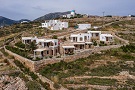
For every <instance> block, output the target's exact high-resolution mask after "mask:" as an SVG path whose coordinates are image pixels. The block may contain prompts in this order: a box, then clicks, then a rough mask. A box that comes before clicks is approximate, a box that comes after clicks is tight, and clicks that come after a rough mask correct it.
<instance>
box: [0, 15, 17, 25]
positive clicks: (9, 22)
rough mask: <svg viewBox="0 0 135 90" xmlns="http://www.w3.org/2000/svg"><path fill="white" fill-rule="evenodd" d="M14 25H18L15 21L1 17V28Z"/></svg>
mask: <svg viewBox="0 0 135 90" xmlns="http://www.w3.org/2000/svg"><path fill="white" fill-rule="evenodd" d="M14 23H17V22H16V21H15V20H11V19H8V18H5V17H2V16H0V26H5V25H12V24H14Z"/></svg>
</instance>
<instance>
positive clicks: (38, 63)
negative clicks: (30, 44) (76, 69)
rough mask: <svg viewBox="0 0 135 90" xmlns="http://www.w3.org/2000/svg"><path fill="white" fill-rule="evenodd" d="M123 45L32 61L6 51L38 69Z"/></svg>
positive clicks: (30, 67) (33, 68) (31, 68)
mask: <svg viewBox="0 0 135 90" xmlns="http://www.w3.org/2000/svg"><path fill="white" fill-rule="evenodd" d="M121 46H122V45H112V46H102V47H95V48H94V49H89V50H85V51H83V52H79V53H76V54H75V55H70V56H65V57H62V58H50V59H45V60H40V61H31V60H29V59H26V58H24V57H22V56H19V55H17V54H15V53H13V52H11V51H9V50H7V49H5V51H6V52H7V53H9V54H10V55H13V56H14V57H15V59H16V60H19V61H20V62H21V63H22V64H24V65H25V66H26V67H28V68H29V69H30V70H31V71H37V70H39V69H40V68H42V67H45V65H47V64H53V63H58V62H60V61H62V60H63V61H65V62H71V61H75V60H77V59H79V58H85V57H88V56H89V55H90V54H92V53H97V52H100V51H102V50H108V49H111V48H119V47H121Z"/></svg>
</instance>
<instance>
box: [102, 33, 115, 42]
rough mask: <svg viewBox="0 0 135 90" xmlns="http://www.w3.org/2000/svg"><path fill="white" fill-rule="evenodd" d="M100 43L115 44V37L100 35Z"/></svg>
mask: <svg viewBox="0 0 135 90" xmlns="http://www.w3.org/2000/svg"><path fill="white" fill-rule="evenodd" d="M100 41H103V42H105V43H106V42H113V35H111V34H101V35H100Z"/></svg>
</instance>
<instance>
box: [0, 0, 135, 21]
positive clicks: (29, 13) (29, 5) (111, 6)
mask: <svg viewBox="0 0 135 90" xmlns="http://www.w3.org/2000/svg"><path fill="white" fill-rule="evenodd" d="M69 10H76V12H77V13H82V14H91V15H102V12H103V11H105V15H128V14H135V0H0V16H5V17H7V18H11V19H14V20H19V19H30V20H33V19H36V18H38V17H40V16H43V15H45V14H47V13H50V12H64V11H69Z"/></svg>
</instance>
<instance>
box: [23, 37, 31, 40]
mask: <svg viewBox="0 0 135 90" xmlns="http://www.w3.org/2000/svg"><path fill="white" fill-rule="evenodd" d="M32 38H33V37H22V39H23V40H27V39H32Z"/></svg>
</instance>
